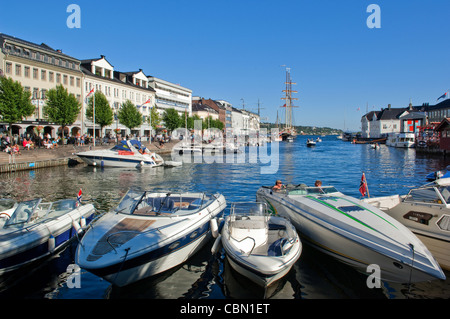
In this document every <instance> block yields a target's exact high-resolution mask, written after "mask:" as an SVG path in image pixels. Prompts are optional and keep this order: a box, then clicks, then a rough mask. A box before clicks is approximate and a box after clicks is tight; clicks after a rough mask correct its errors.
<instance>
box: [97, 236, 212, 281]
mask: <svg viewBox="0 0 450 319" xmlns="http://www.w3.org/2000/svg"><path fill="white" fill-rule="evenodd" d="M188 237H189V236H188ZM210 238H211V233H210V232H209V231H208V232H206V233H204V234H203V235H201V236H200V237H198V238H197V239H195V240H192V241H190V242H189V243H187V244H185V245H184V246H182V247H181V248H180V249H176V250H173V251H171V252H166V253H164V252H163V251H164V250H168V248H167V247H166V248H164V249H162V250H161V251H156V252H155V251H154V252H151V253H149V254H147V255H146V256H139V257H138V258H137V259H130V260H129V264H137V266H135V267H132V268H127V267H126V264H125V263H124V265H125V268H126V269H123V270H120V271H116V272H113V273H111V274H107V275H104V271H105V270H104V269H103V270H101V271H96V270H95V269H92V270H90V271H91V272H92V273H93V274H96V275H98V276H101V277H103V278H104V279H105V280H107V281H109V282H110V283H112V284H114V285H116V286H119V287H123V286H127V285H130V284H132V283H134V282H137V281H140V280H143V279H145V278H148V277H151V276H154V275H158V274H160V273H163V272H165V271H167V270H169V269H172V268H174V267H176V266H179V265H180V264H182V263H184V262H185V261H186V260H188V259H189V258H190V257H192V256H193V255H194V254H195V253H196V252H197V251H198V250H199V249H201V248H202V247H203V246H204V245H205V244H206V243H207V242H208V241H209V239H210ZM174 242H176V241H174ZM174 242H172V243H171V244H173V243H174ZM171 244H169V245H168V246H170V245H171ZM116 268H117V267H116Z"/></svg>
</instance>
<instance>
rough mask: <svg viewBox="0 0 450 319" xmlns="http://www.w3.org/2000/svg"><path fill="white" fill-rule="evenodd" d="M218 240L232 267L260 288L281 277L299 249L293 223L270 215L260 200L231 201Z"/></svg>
mask: <svg viewBox="0 0 450 319" xmlns="http://www.w3.org/2000/svg"><path fill="white" fill-rule="evenodd" d="M221 241H222V246H223V248H224V250H225V253H226V256H227V259H228V261H229V263H230V265H231V266H232V267H233V269H235V270H236V271H237V272H238V273H240V274H241V275H243V276H245V277H247V278H249V279H250V280H251V281H253V282H255V283H256V284H257V285H259V286H261V287H264V288H266V287H268V286H270V285H271V284H273V283H274V282H276V281H277V280H279V279H281V278H282V277H284V276H285V275H286V274H287V273H288V272H289V270H290V269H291V267H292V266H293V265H294V263H295V262H296V261H297V260H298V258H299V257H300V255H301V252H302V244H301V241H300V239H299V237H298V234H297V232H296V230H295V228H294V226H293V225H292V224H291V223H290V222H289V221H288V220H287V219H285V218H282V217H278V216H270V215H269V214H268V213H267V208H266V204H263V203H236V204H232V205H231V210H230V214H229V215H228V216H227V217H226V218H225V223H224V226H223V229H222V233H221Z"/></svg>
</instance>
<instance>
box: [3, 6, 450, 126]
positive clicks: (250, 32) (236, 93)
mask: <svg viewBox="0 0 450 319" xmlns="http://www.w3.org/2000/svg"><path fill="white" fill-rule="evenodd" d="M372 3H374V4H377V5H379V7H380V9H381V28H379V29H369V28H368V27H367V25H366V20H367V18H368V17H369V15H370V13H367V12H366V9H367V7H368V5H369V4H372ZM70 4H77V5H79V6H80V8H81V28H79V29H70V28H68V27H67V25H66V20H67V18H68V17H69V15H70V13H67V12H66V9H67V6H68V5H70ZM1 8H2V10H1V11H2V18H1V19H0V32H2V33H6V34H9V35H12V36H16V37H19V38H22V39H24V40H28V41H31V42H35V43H42V42H44V43H46V44H48V45H49V46H51V47H53V48H55V49H61V50H63V52H64V53H66V54H68V55H71V56H73V57H76V58H78V59H89V58H96V57H100V55H105V56H106V58H107V59H108V61H109V62H110V63H111V64H113V65H114V67H115V68H116V69H117V70H120V71H124V72H126V71H135V70H138V69H143V71H144V72H145V73H146V74H147V75H153V76H156V77H159V78H162V79H164V80H167V81H170V82H173V83H177V84H180V85H183V86H185V87H187V88H190V89H192V90H193V95H196V96H202V97H205V98H212V99H224V100H227V101H229V102H230V103H232V104H233V106H235V107H238V108H242V103H243V102H242V100H244V103H245V108H246V109H249V110H252V111H254V112H256V111H257V103H258V100H259V101H260V106H261V108H262V109H261V116H262V117H263V118H267V119H268V120H269V121H271V122H275V120H276V116H277V111H278V113H279V116H280V118H281V119H282V120H283V119H284V113H283V112H284V111H283V109H282V108H280V106H281V105H282V104H283V101H282V100H281V98H282V97H283V93H282V90H283V89H284V80H285V67H283V66H282V65H285V66H287V67H289V68H290V69H291V76H292V79H293V81H294V82H296V83H297V85H295V86H294V88H295V89H296V90H297V91H298V92H299V93H298V94H296V95H295V97H297V98H298V99H299V101H297V105H298V106H299V107H298V108H296V109H295V110H294V121H295V124H296V125H306V126H319V127H323V126H327V127H333V128H340V129H344V128H345V129H350V130H358V129H359V128H360V118H361V116H362V115H363V114H364V113H365V112H366V109H367V110H369V111H371V110H379V109H381V108H384V107H387V105H388V104H391V105H392V106H393V107H404V106H407V105H408V104H409V102H410V100H411V101H412V103H413V104H414V105H421V104H422V103H424V102H428V103H430V104H434V103H435V102H436V99H437V98H438V97H439V96H440V95H442V94H443V93H444V92H445V91H447V90H448V89H450V81H449V79H448V74H449V68H450V57H449V52H450V50H449V46H450V37H449V31H450V25H449V23H448V21H449V19H448V15H449V12H450V1H448V0H431V1H424V0H421V1H418V0H409V1H406V0H396V1H393V0H390V1H387V0H386V1H381V0H370V1H364V0H341V1H336V0H334V1H333V0H315V1H312V0H308V1H306V0H278V1H273V0H272V1H266V0H239V1H237V0H227V1H216V0H199V1H197V0H164V1H163V0H158V1H154V0H147V1H145V0H139V1H134V0H133V1H128V2H125V1H104V0H95V1H85V0H70V1H49V0H41V1H14V2H13V1H8V2H5V1H3V3H2V4H1ZM358 108H360V111H358Z"/></svg>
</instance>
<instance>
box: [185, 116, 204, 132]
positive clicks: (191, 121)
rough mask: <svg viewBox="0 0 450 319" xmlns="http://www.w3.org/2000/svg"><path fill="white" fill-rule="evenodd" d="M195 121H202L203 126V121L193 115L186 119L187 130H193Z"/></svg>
mask: <svg viewBox="0 0 450 319" xmlns="http://www.w3.org/2000/svg"><path fill="white" fill-rule="evenodd" d="M195 121H202V126H203V120H202V119H201V117H200V116H198V114H194V115H193V116H189V117H188V119H187V128H188V129H189V130H193V129H194V128H195Z"/></svg>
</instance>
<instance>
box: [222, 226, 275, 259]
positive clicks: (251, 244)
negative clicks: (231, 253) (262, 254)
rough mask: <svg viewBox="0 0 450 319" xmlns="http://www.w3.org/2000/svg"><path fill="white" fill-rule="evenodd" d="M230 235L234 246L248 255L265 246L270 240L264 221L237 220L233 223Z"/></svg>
mask: <svg viewBox="0 0 450 319" xmlns="http://www.w3.org/2000/svg"><path fill="white" fill-rule="evenodd" d="M230 235H231V237H232V239H233V240H234V245H235V246H236V247H238V248H239V249H240V250H241V251H242V252H243V253H246V254H248V253H250V252H252V250H253V249H254V248H256V247H259V246H262V245H265V244H266V243H267V240H268V238H269V234H268V230H267V227H266V225H265V222H264V220H251V219H250V220H235V221H233V222H232V227H231V234H230Z"/></svg>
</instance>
